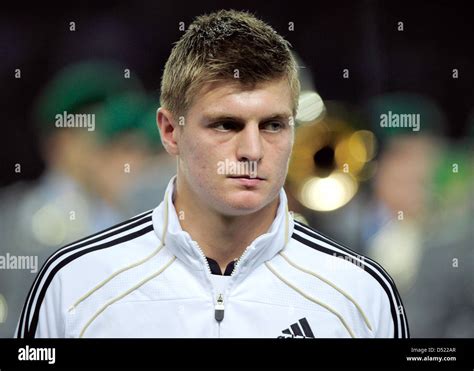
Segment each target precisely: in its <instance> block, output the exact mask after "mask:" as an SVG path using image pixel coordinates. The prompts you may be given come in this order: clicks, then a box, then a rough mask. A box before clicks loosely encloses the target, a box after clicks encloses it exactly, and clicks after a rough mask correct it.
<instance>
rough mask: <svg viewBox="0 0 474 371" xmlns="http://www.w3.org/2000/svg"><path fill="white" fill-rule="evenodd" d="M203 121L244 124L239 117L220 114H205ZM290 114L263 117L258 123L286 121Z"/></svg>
mask: <svg viewBox="0 0 474 371" xmlns="http://www.w3.org/2000/svg"><path fill="white" fill-rule="evenodd" d="M203 116H204V120H205V121H212V122H216V121H235V122H245V120H244V119H243V118H242V117H239V116H233V115H228V114H220V113H216V114H213V113H207V114H204V115H203ZM291 116H292V114H291V113H290V112H287V113H285V112H282V113H275V114H273V115H270V116H267V117H264V118H262V119H261V120H260V122H267V121H270V120H288V119H289V118H290V117H291Z"/></svg>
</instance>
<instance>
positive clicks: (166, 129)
mask: <svg viewBox="0 0 474 371" xmlns="http://www.w3.org/2000/svg"><path fill="white" fill-rule="evenodd" d="M156 123H157V125H158V130H159V131H160V136H161V143H163V147H165V149H166V152H168V153H169V154H170V155H179V148H178V143H177V141H176V137H177V135H176V134H178V133H177V131H178V127H177V124H176V122H175V121H174V118H173V114H172V113H171V112H170V111H168V110H167V109H166V108H163V107H160V108H158V110H157V111H156Z"/></svg>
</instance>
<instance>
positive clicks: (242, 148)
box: [237, 125, 263, 161]
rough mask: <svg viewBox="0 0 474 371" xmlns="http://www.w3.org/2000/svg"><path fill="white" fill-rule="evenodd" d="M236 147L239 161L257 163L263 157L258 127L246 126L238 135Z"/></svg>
mask: <svg viewBox="0 0 474 371" xmlns="http://www.w3.org/2000/svg"><path fill="white" fill-rule="evenodd" d="M237 146H238V147H237V158H238V160H239V161H259V160H260V159H261V158H262V156H263V147H262V141H261V138H260V129H259V127H258V125H246V127H245V128H244V129H243V130H241V131H240V133H239V138H238V143H237Z"/></svg>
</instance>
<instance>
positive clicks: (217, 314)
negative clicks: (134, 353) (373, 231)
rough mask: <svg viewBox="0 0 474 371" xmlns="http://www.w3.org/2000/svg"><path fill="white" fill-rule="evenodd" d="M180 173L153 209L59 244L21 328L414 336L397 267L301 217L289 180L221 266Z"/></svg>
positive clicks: (44, 333) (171, 334)
mask: <svg viewBox="0 0 474 371" xmlns="http://www.w3.org/2000/svg"><path fill="white" fill-rule="evenodd" d="M175 179H176V177H173V178H172V179H171V181H170V183H169V185H168V188H167V191H166V194H165V198H164V200H163V201H162V202H161V203H160V205H159V206H158V207H156V208H155V209H154V210H150V211H148V212H145V213H143V214H140V215H138V216H136V217H134V218H132V219H130V220H128V221H126V222H124V223H121V224H119V225H116V226H114V227H111V228H109V229H107V230H105V231H102V232H99V233H97V234H95V235H92V236H90V237H87V238H84V239H82V240H80V241H77V242H75V243H72V244H70V245H68V246H65V247H63V248H61V249H59V250H58V251H56V252H55V253H54V254H53V255H52V256H51V257H50V258H49V259H48V260H47V261H46V262H45V264H44V265H43V267H42V269H41V270H40V272H39V273H38V275H37V277H36V280H35V282H34V284H33V286H32V287H31V290H30V292H29V294H28V297H27V300H26V303H25V306H24V308H23V311H22V313H21V317H20V321H19V324H18V328H17V331H16V336H17V337H20V338H33V337H37V338H46V337H51V338H57V337H59V338H76V337H95V338H104V337H152V338H161V337H166V338H175V337H183V338H184V337H193V338H215V337H223V338H234V337H237V338H240V337H245V338H253V337H259V338H262V337H265V338H278V337H305V338H335V337H337V338H349V337H353V338H374V337H384V338H407V337H409V331H408V324H407V321H406V317H405V311H404V308H403V304H402V301H401V299H400V296H399V294H398V292H397V289H396V287H395V284H394V282H393V280H392V278H391V277H390V276H389V275H388V274H387V273H386V272H385V271H384V270H383V269H382V267H381V266H380V265H378V264H377V263H375V262H374V261H372V260H370V259H368V258H366V257H364V256H361V255H359V254H357V253H355V252H354V251H352V250H349V249H348V248H346V247H343V246H341V245H340V244H338V243H336V242H334V241H332V240H331V239H329V238H327V237H325V236H323V235H322V234H321V233H319V232H318V231H316V230H314V229H312V228H311V227H308V226H307V225H305V224H302V223H300V222H298V221H295V220H294V219H293V218H292V215H291V213H290V212H288V208H287V198H286V194H285V191H284V190H283V189H282V190H281V191H280V194H279V197H280V203H279V207H278V211H277V215H276V218H275V220H274V221H273V224H272V225H271V227H270V229H269V230H268V232H267V233H265V234H263V235H261V236H259V237H258V238H256V239H255V240H254V241H253V242H252V243H251V244H250V245H249V246H248V247H247V249H246V250H245V252H244V253H243V254H242V256H241V257H240V259H239V260H237V261H236V262H234V263H233V265H232V266H231V267H228V268H229V269H227V270H226V274H225V275H222V274H216V272H215V270H216V269H215V265H216V264H212V267H211V262H212V261H211V259H208V258H206V256H205V255H204V253H203V251H202V250H201V248H200V247H199V245H198V244H197V243H196V242H195V241H193V239H192V238H191V236H190V235H189V234H188V233H187V232H185V231H183V230H182V228H181V226H180V223H179V217H178V214H177V212H176V210H175V207H174V205H173V189H174V187H175ZM218 270H219V269H218ZM219 273H220V272H219Z"/></svg>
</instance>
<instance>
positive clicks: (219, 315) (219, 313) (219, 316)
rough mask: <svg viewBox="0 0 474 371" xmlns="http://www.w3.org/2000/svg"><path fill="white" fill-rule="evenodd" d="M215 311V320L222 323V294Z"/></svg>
mask: <svg viewBox="0 0 474 371" xmlns="http://www.w3.org/2000/svg"><path fill="white" fill-rule="evenodd" d="M214 309H215V312H214V313H215V314H214V316H215V318H216V321H217V322H221V321H222V320H223V319H224V298H223V297H222V294H219V296H218V297H217V304H216V305H215V307H214Z"/></svg>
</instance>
